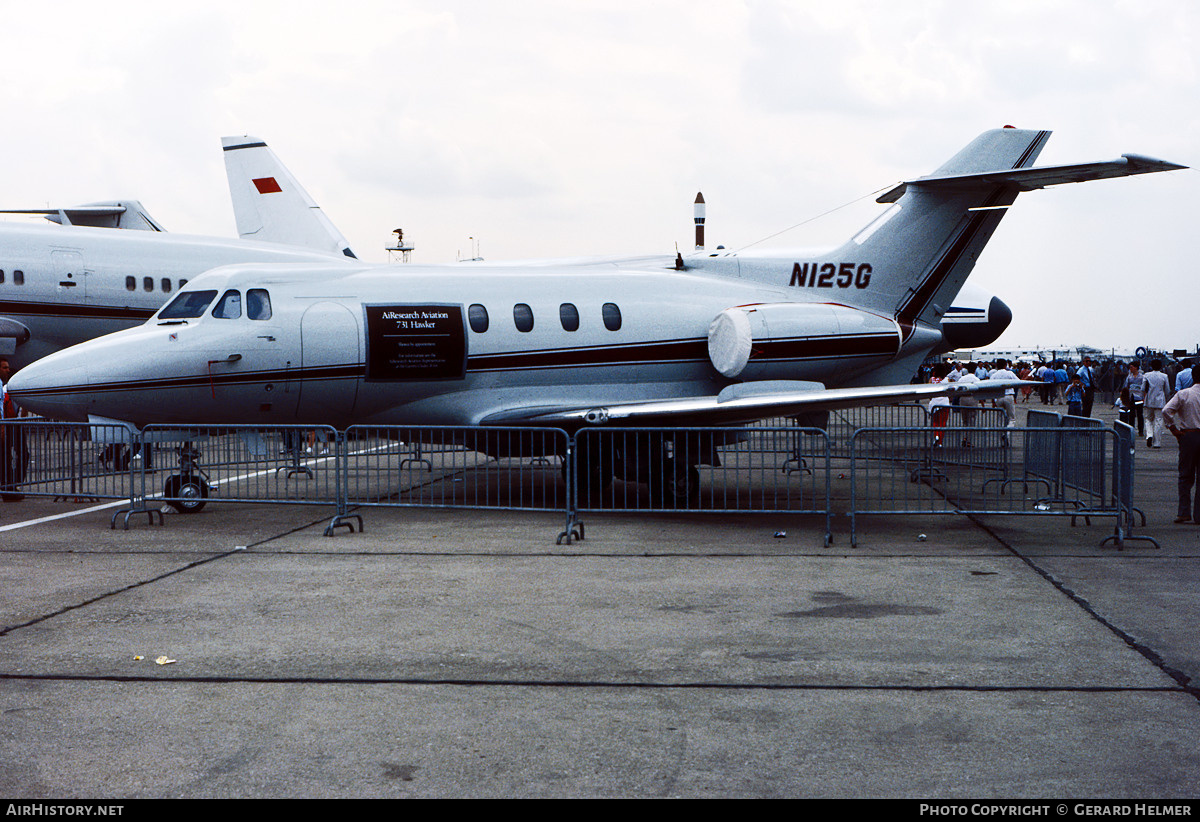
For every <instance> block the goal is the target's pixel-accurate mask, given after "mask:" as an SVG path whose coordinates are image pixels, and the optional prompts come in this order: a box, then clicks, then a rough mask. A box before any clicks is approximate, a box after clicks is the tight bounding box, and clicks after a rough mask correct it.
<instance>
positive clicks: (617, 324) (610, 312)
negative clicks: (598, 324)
mask: <svg viewBox="0 0 1200 822" xmlns="http://www.w3.org/2000/svg"><path fill="white" fill-rule="evenodd" d="M603 314H604V327H605V328H607V329H608V330H609V331H620V330H621V309H620V308H618V307H617V304H616V303H605V304H604V308H603Z"/></svg>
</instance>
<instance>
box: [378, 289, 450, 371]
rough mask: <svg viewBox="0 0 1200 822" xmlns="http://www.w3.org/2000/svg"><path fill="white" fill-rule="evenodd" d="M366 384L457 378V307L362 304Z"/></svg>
mask: <svg viewBox="0 0 1200 822" xmlns="http://www.w3.org/2000/svg"><path fill="white" fill-rule="evenodd" d="M363 309H364V311H365V312H366V324H367V377H366V378H367V381H369V382H370V381H376V382H394V381H399V380H405V381H408V380H461V379H462V378H463V376H464V375H465V374H466V367H467V329H466V324H465V323H464V321H463V308H462V306H461V305H444V304H440V303H421V304H409V303H401V304H391V305H364V306H363Z"/></svg>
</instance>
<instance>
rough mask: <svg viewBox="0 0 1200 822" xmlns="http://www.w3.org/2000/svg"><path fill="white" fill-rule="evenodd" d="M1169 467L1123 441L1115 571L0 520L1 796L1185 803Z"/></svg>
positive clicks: (903, 534) (900, 532) (789, 535)
mask: <svg viewBox="0 0 1200 822" xmlns="http://www.w3.org/2000/svg"><path fill="white" fill-rule="evenodd" d="M1039 407H1040V406H1039ZM1175 457H1176V450H1175V445H1174V442H1173V441H1171V440H1170V439H1169V438H1168V441H1167V442H1165V443H1164V447H1163V448H1162V449H1158V450H1149V449H1146V448H1145V447H1144V440H1142V441H1140V442H1139V443H1138V444H1137V463H1136V472H1137V474H1136V490H1135V495H1134V500H1135V503H1136V504H1137V505H1138V506H1139V507H1140V508H1142V509H1143V510H1144V511H1145V513H1146V516H1147V524H1146V526H1145V527H1139V528H1137V529H1136V531H1135V533H1136V534H1139V535H1146V536H1151V537H1153V538H1155V539H1156V540H1157V541H1158V543H1159V545H1160V547H1158V548H1155V547H1153V546H1152V545H1149V544H1148V543H1140V542H1136V541H1131V542H1128V543H1127V544H1126V546H1125V548H1124V550H1117V549H1116V548H1114V547H1112V546H1111V544H1110V545H1109V546H1106V547H1099V543H1100V541H1101V540H1102V539H1103V538H1104V537H1105V536H1107V535H1108V534H1109V533H1110V532H1111V528H1112V526H1111V520H1107V519H1096V520H1095V521H1094V522H1093V524H1092V525H1090V526H1086V525H1084V524H1083V522H1082V520H1081V521H1080V523H1079V524H1078V525H1077V526H1075V527H1072V526H1071V524H1070V520H1069V519H1065V518H1045V517H1036V518H1034V517H1024V518H1023V517H1001V516H989V517H966V516H935V515H905V516H873V517H863V518H862V519H861V520H860V522H859V545H858V547H857V548H850V547H849V535H848V525H847V523H846V522H845V518H844V517H839V518H838V520H837V521H836V522H835V529H834V534H835V541H834V544H833V545H831V546H828V547H825V546H824V545H823V542H822V538H823V536H824V518H823V517H816V516H802V515H775V514H759V515H752V514H746V515H728V514H694V515H692V514H688V515H683V514H680V515H671V514H663V513H658V514H655V513H644V514H631V515H625V514H615V513H612V514H602V515H588V517H587V518H586V523H587V531H586V536H587V538H586V539H585V540H582V541H577V542H574V543H572V544H570V545H556V544H555V541H554V537H555V535H556V534H557V533H558V532H559V531H560V530H562V526H563V518H562V515H559V514H544V513H526V512H504V511H472V510H467V511H456V510H432V509H387V508H379V509H371V510H369V511H366V512H365V514H364V516H365V530H364V532H362V533H353V534H350V533H347V532H346V531H344V530H343V531H340V532H339V533H338V535H337V536H333V537H325V536H323V535H322V532H323V529H324V527H325V524H326V522H327V519H328V517H327V514H328V513H329V512H328V511H327V510H325V509H319V508H307V507H299V506H286V505H281V506H266V505H242V504H229V505H220V504H216V503H213V504H210V505H208V506H207V507H206V508H205V509H204V510H203V511H202V512H200V513H197V514H191V515H179V514H167V515H166V522H165V525H162V526H158V525H150V524H147V523H146V522H145V520H141V521H136V520H135V521H134V523H133V524H132V525H131V527H130V529H129V530H128V531H122V530H110V528H109V518H110V516H111V513H112V510H113V509H111V508H102V507H96V506H90V505H88V504H86V503H71V502H52V501H49V500H40V499H34V498H27V499H26V500H25V501H23V502H20V503H9V504H5V505H4V506H3V507H0V590H2V591H3V592H4V596H3V597H2V598H0V796H6V797H10V798H25V799H38V798H50V797H54V798H60V799H61V798H70V797H79V798H137V797H902V798H911V799H942V800H946V799H956V798H962V799H967V798H977V799H986V798H1010V799H1012V798H1040V799H1068V798H1070V799H1084V798H1139V799H1194V798H1195V797H1196V796H1197V795H1198V794H1200V753H1198V752H1197V744H1196V740H1197V739H1198V738H1200V689H1197V687H1196V682H1198V681H1200V679H1198V677H1200V649H1198V648H1197V643H1196V639H1195V638H1196V636H1197V635H1198V630H1197V629H1198V628H1200V609H1197V607H1196V604H1197V579H1198V578H1200V526H1195V525H1189V526H1180V525H1173V524H1172V523H1171V520H1172V519H1173V517H1174V512H1175ZM89 508H95V510H91V511H90V512H89V513H82V514H79V515H77V516H71V517H67V518H63V519H57V520H50V521H46V522H41V523H38V524H34V525H29V526H25V527H18V528H6V526H11V525H14V524H16V523H19V522H26V521H30V520H34V519H37V518H40V517H45V516H49V515H55V514H63V513H72V512H77V511H80V510H83V509H89ZM777 532H785V533H786V535H785V536H783V537H776V533H777ZM920 534H924V535H925V536H926V539H925V540H923V541H921V540H919V539H918V535H920ZM139 657H140V658H139ZM159 657H165V658H166V659H167V660H170V662H168V663H166V664H157V663H156V662H155V660H156V659H157V658H159Z"/></svg>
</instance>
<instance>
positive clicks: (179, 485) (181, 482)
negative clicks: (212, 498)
mask: <svg viewBox="0 0 1200 822" xmlns="http://www.w3.org/2000/svg"><path fill="white" fill-rule="evenodd" d="M163 496H164V497H168V498H169V499H168V500H167V505H170V506H171V507H172V508H174V509H175V510H176V511H178V512H179V513H181V514H194V513H196V512H197V511H199V510H200V509H201V508H203V507H204V505H205V503H206V502H207V500H208V483H207V482H205V481H204V480H202V479H199V478H197V477H184V476H180V475H179V474H175V475H174V476H172V477H170V478H169V479H168V480H167V482H166V484H165V485H164V486H163Z"/></svg>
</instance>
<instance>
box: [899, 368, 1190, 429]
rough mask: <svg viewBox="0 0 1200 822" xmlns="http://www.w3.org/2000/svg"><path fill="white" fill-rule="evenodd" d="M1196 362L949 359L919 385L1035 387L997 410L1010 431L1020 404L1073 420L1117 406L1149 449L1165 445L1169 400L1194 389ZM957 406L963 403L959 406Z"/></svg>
mask: <svg viewBox="0 0 1200 822" xmlns="http://www.w3.org/2000/svg"><path fill="white" fill-rule="evenodd" d="M1192 365H1193V362H1192V361H1191V360H1190V359H1185V360H1182V361H1179V362H1173V361H1172V362H1169V363H1167V364H1166V365H1165V366H1164V363H1163V361H1162V360H1161V359H1152V360H1150V362H1149V364H1148V368H1147V369H1145V370H1144V369H1143V364H1142V363H1141V362H1140V361H1138V360H1132V361H1130V362H1128V363H1126V362H1124V361H1122V360H1116V359H1109V360H1105V361H1102V362H1096V361H1094V360H1093V359H1092V358H1091V357H1084V358H1083V359H1082V360H1081V361H1079V362H1071V361H1068V360H1054V361H1050V362H1045V361H1042V362H1036V363H1030V362H1013V361H1011V360H1006V359H995V360H984V361H973V362H960V361H958V360H955V359H946V360H943V361H941V362H936V363H928V362H927V363H926V364H924V365H922V366H921V368H920V370H919V371H918V374H917V377H916V378H915V379H914V380H913V381H914V382H939V383H940V382H958V381H960V380H964V379H965V380H966V381H968V382H978V381H979V380H986V379H1020V380H1024V381H1026V382H1036V383H1039V385H1036V386H1032V385H1030V386H1022V387H1021V388H1020V389H1019V391H1009V392H1006V393H1005V396H1004V397H1003V398H1002V399H998V400H996V401H995V405H996V406H997V407H999V408H1003V409H1004V411H1005V416H1006V418H1007V422H1008V424H1009V425H1015V424H1016V412H1015V405H1016V403H1018V402H1020V403H1029V402H1031V401H1032V402H1035V403H1036V402H1040V403H1041V404H1042V405H1045V406H1056V405H1057V406H1065V408H1066V412H1067V413H1068V414H1070V415H1071V416H1076V417H1090V416H1092V413H1093V410H1094V407H1095V403H1096V399H1097V397H1100V398H1101V401H1102V402H1105V403H1111V404H1113V405H1114V406H1115V407H1116V409H1117V411H1118V414H1119V416H1120V419H1121V421H1122V422H1126V423H1128V424H1129V425H1132V426H1134V427H1136V428H1137V431H1138V436H1139V437H1145V438H1146V445H1147V446H1149V447H1152V448H1157V447H1159V446H1160V445H1161V438H1162V428H1163V426H1162V418H1161V412H1162V408H1163V406H1164V405H1166V403H1167V400H1169V399H1170V398H1171V396H1172V395H1173V394H1175V393H1176V392H1178V391H1181V390H1183V389H1184V388H1188V387H1189V386H1191V385H1192V377H1191V373H1192V371H1191V369H1192ZM955 404H958V403H955Z"/></svg>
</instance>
